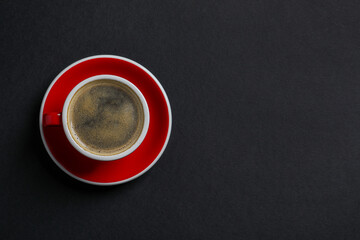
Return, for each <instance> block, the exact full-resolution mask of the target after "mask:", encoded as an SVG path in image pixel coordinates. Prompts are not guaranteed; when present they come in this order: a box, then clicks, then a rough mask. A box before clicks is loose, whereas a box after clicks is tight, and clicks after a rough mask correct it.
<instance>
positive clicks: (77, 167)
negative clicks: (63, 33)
mask: <svg viewBox="0 0 360 240" xmlns="http://www.w3.org/2000/svg"><path fill="white" fill-rule="evenodd" d="M39 123H40V133H41V138H42V141H43V143H44V146H45V148H46V150H47V152H48V154H49V155H50V157H51V159H52V160H53V161H54V162H55V164H56V165H57V166H58V167H59V168H60V169H61V170H63V171H64V172H65V173H66V174H68V175H69V176H71V177H73V178H75V179H77V180H79V181H82V182H85V183H88V184H94V185H101V186H104V185H116V184H121V183H125V182H128V181H131V180H133V179H135V178H137V177H139V176H141V175H142V174H144V173H145V172H147V171H148V170H149V169H150V168H151V167H152V166H153V165H154V164H155V163H156V162H157V161H158V159H159V158H160V157H161V155H162V153H163V152H164V150H165V148H166V146H167V143H168V141H169V137H170V132H171V125H172V115H171V108H170V103H169V100H168V98H167V95H166V93H165V90H164V89H163V87H162V86H161V84H160V82H159V81H158V80H157V79H156V77H155V76H154V75H153V74H152V73H151V72H150V71H149V70H147V69H146V68H145V67H143V66H141V65H140V64H139V63H136V62H134V61H132V60H130V59H127V58H124V57H119V56H114V55H96V56H92V57H87V58H84V59H81V60H79V61H77V62H75V63H73V64H71V65H70V66H68V67H67V68H65V69H64V70H63V71H62V72H61V73H59V75H58V76H57V77H56V78H55V79H54V80H53V82H52V83H51V84H50V86H49V88H48V89H47V91H46V93H45V96H44V99H43V101H42V104H41V110H40V118H39Z"/></svg>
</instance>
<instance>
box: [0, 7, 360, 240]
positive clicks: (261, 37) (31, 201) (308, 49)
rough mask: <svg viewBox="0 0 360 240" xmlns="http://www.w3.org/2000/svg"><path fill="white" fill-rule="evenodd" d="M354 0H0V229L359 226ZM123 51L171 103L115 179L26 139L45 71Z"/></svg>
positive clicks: (157, 231) (46, 80) (20, 232)
mask: <svg viewBox="0 0 360 240" xmlns="http://www.w3.org/2000/svg"><path fill="white" fill-rule="evenodd" d="M359 12H360V3H359V2H357V1H312V0H311V1H270V0H262V1H260V0H249V1H235V0H234V1H187V2H183V1H1V2H0V37H1V38H0V44H1V45H0V46H1V54H0V77H1V78H0V79H1V88H0V96H1V101H0V113H1V125H0V139H1V143H0V153H1V162H0V164H1V165H0V166H1V167H0V190H1V194H0V239H360V230H359V226H360V218H359V214H360V159H359V156H360V130H359V125H360V94H359V93H360V14H359ZM96 54H115V55H120V56H125V57H128V58H130V59H133V60H135V61H137V62H139V63H141V64H142V65H144V66H145V67H147V68H148V69H149V70H150V71H152V72H153V73H154V74H155V75H156V76H157V77H158V79H159V80H160V82H161V83H162V85H163V87H164V88H165V90H166V92H167V94H168V96H169V99H170V102H171V105H172V110H173V118H174V124H173V131H172V136H171V139H170V142H169V145H168V148H167V149H166V151H165V153H164V155H163V156H162V158H161V159H160V160H159V162H158V163H157V164H156V165H155V166H154V167H153V168H152V169H151V170H150V171H149V172H147V173H146V174H145V175H143V176H142V177H141V178H138V179H137V180H135V181H133V182H131V183H127V184H124V185H120V186H115V187H92V186H89V185H85V184H82V183H80V182H77V181H75V180H72V179H70V178H69V177H67V176H66V175H65V174H64V173H62V172H61V171H60V170H59V169H58V168H57V167H56V166H55V165H54V163H53V162H52V161H51V159H50V157H49V156H48V155H47V153H46V151H45V148H44V147H43V145H42V142H41V139H40V134H39V129H38V113H39V109H40V103H41V100H42V97H43V95H44V93H45V91H46V89H47V87H48V86H49V84H50V83H51V81H52V80H53V79H54V77H55V76H56V75H57V74H58V73H59V72H60V71H62V70H63V69H64V68H65V67H66V66H68V65H69V64H71V63H72V62H74V61H76V60H78V59H81V58H84V57H87V56H91V55H96Z"/></svg>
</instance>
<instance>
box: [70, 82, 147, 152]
mask: <svg viewBox="0 0 360 240" xmlns="http://www.w3.org/2000/svg"><path fill="white" fill-rule="evenodd" d="M67 121H68V128H69V130H70V134H71V135H72V137H73V139H74V140H75V141H76V143H77V144H78V145H80V147H82V148H83V149H84V150H86V151H88V152H90V153H93V154H96V155H107V156H110V155H115V154H119V153H122V152H124V151H126V150H127V149H129V148H130V147H131V146H132V145H133V144H134V143H135V142H136V141H137V139H138V138H139V136H140V134H141V131H142V129H143V126H144V111H143V107H142V104H141V101H140V99H139V97H138V96H137V95H136V94H135V92H134V91H133V90H132V89H131V88H130V87H128V86H127V85H125V84H122V83H120V82H118V81H115V80H108V79H103V80H96V81H93V82H90V83H87V84H85V85H84V86H82V87H81V88H80V89H79V90H78V91H77V92H76V93H75V94H74V96H73V97H72V99H71V101H70V104H69V108H68V111H67Z"/></svg>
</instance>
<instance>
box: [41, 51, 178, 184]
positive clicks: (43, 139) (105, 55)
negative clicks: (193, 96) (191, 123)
mask: <svg viewBox="0 0 360 240" xmlns="http://www.w3.org/2000/svg"><path fill="white" fill-rule="evenodd" d="M96 58H113V59H119V60H123V61H126V62H129V63H131V64H134V65H135V66H137V67H139V68H141V69H142V70H144V71H145V72H146V73H147V74H149V76H150V77H151V78H152V79H153V80H154V81H155V83H156V84H157V85H158V87H159V88H160V90H161V92H162V94H163V96H164V98H165V101H166V105H167V109H168V111H167V112H168V115H169V127H168V132H167V135H166V139H165V143H164V145H163V146H162V149H161V151H160V152H159V154H158V155H157V157H156V158H155V159H154V160H153V161H152V162H151V164H149V166H147V167H146V168H145V169H144V170H142V171H141V172H140V173H138V174H136V175H134V176H132V177H130V178H127V179H124V180H121V181H116V182H106V183H103V182H94V181H89V180H86V179H83V178H80V177H78V176H76V175H75V174H73V173H71V172H69V171H68V170H67V169H65V168H64V167H63V166H62V165H61V164H60V163H59V162H58V161H57V160H56V158H55V157H54V156H53V154H52V153H51V151H50V149H49V147H48V145H47V142H46V140H45V136H44V132H43V126H42V122H43V119H42V116H43V110H44V106H45V102H46V99H47V97H48V94H49V92H50V90H51V89H52V87H53V85H54V84H55V83H56V81H57V80H58V79H59V78H60V77H61V76H62V75H63V74H64V73H65V72H66V71H68V70H69V69H70V68H72V67H74V66H75V65H77V64H79V63H81V62H84V61H87V60H90V59H96ZM39 128H40V135H41V139H42V141H43V144H44V146H45V149H46V151H47V153H48V154H49V155H50V158H51V159H52V160H53V162H54V163H55V164H56V165H57V166H58V167H59V168H60V169H61V170H62V171H64V172H65V173H66V174H68V175H69V176H70V177H72V178H74V179H76V180H79V181H81V182H84V183H88V184H92V185H97V186H110V185H118V184H123V183H126V182H129V181H132V180H134V179H136V178H138V177H140V176H141V175H143V174H144V173H146V172H147V171H149V169H150V168H152V167H153V166H154V165H155V164H156V163H157V161H158V160H159V159H160V157H161V156H162V154H163V153H164V151H165V149H166V147H167V144H168V142H169V139H170V134H171V129H172V112H171V106H170V102H169V99H168V96H167V94H166V92H165V90H164V88H163V87H162V85H161V84H160V82H159V80H158V79H157V78H156V77H155V76H154V75H153V74H152V73H151V72H150V71H149V70H148V69H146V68H145V67H144V66H142V65H141V64H139V63H137V62H135V61H133V60H131V59H129V58H126V57H121V56H116V55H111V54H101V55H94V56H90V57H86V58H82V59H80V60H78V61H76V62H74V63H72V64H70V65H69V66H67V67H66V68H65V69H64V70H62V71H61V72H60V73H59V74H58V75H57V76H56V77H55V78H54V80H53V81H52V82H51V84H50V85H49V87H48V88H47V90H46V92H45V95H44V98H43V100H42V102H41V108H40V116H39Z"/></svg>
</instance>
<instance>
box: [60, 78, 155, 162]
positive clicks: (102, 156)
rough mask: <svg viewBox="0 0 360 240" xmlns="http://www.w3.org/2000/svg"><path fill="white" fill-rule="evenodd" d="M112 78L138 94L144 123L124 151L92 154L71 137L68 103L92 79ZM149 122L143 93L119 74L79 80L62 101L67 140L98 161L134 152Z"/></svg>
mask: <svg viewBox="0 0 360 240" xmlns="http://www.w3.org/2000/svg"><path fill="white" fill-rule="evenodd" d="M104 79H105V80H114V81H117V82H120V83H123V84H125V85H126V86H128V87H129V88H130V89H131V90H133V92H134V93H135V94H136V95H137V96H138V98H139V99H140V102H141V104H142V108H143V111H144V123H143V128H142V130H141V133H140V136H139V137H138V139H137V140H136V142H135V143H134V144H133V145H132V146H131V147H130V148H128V149H127V150H125V151H124V152H121V153H118V154H114V155H97V154H93V153H91V152H88V151H86V150H85V149H84V148H82V147H81V146H80V145H79V144H78V143H77V142H76V141H75V140H74V139H73V137H72V135H71V133H70V130H69V127H68V124H67V123H68V121H67V112H68V108H69V105H70V101H71V99H72V98H73V96H74V95H75V93H76V92H77V91H78V90H79V89H80V88H81V87H83V86H84V85H86V84H88V83H90V82H94V81H98V80H104ZM149 122H150V113H149V107H148V105H147V102H146V99H145V97H144V96H143V94H142V93H141V91H140V90H139V89H138V88H137V87H136V86H135V85H134V84H133V83H131V82H130V81H128V80H126V79H125V78H122V77H119V76H115V75H109V74H101V75H95V76H92V77H89V78H87V79H85V80H83V81H81V82H80V83H79V84H77V85H76V86H75V87H74V88H73V89H72V90H71V91H70V93H69V94H68V96H67V97H66V100H65V102H64V106H63V109H62V125H63V129H64V131H65V135H66V137H67V139H68V141H69V142H70V143H71V145H72V146H73V147H74V148H75V149H76V150H77V151H78V152H80V153H81V154H83V155H85V156H86V157H88V158H91V159H94V160H99V161H113V160H117V159H120V158H123V157H126V156H127V155H129V154H131V153H132V152H134V151H135V150H136V149H137V148H138V147H139V146H140V144H141V143H142V142H143V140H144V138H145V136H146V134H147V131H148V129H149Z"/></svg>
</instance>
